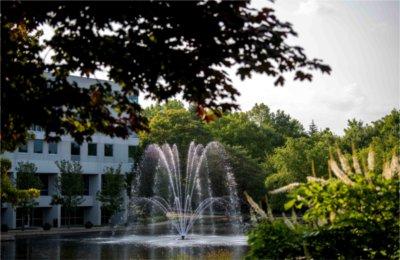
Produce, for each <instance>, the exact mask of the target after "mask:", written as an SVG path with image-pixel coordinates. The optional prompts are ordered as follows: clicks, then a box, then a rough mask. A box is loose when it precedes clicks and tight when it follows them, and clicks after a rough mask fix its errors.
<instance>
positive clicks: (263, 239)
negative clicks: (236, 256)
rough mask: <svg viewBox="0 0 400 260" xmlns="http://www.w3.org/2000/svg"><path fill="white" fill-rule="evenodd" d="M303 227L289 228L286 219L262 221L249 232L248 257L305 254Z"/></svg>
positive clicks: (283, 256) (282, 257)
mask: <svg viewBox="0 0 400 260" xmlns="http://www.w3.org/2000/svg"><path fill="white" fill-rule="evenodd" d="M301 231H302V227H301V226H296V227H295V228H294V229H291V228H289V227H288V226H287V225H286V224H285V223H284V221H282V220H275V221H272V222H270V221H266V220H265V221H262V222H260V223H259V224H258V225H257V226H256V227H255V228H254V229H252V230H251V231H250V232H249V233H248V244H249V246H250V251H249V256H248V258H250V259H253V258H256V259H284V258H295V257H299V256H303V246H302V244H303V238H302V232H301Z"/></svg>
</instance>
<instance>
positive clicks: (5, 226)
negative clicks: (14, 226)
mask: <svg viewBox="0 0 400 260" xmlns="http://www.w3.org/2000/svg"><path fill="white" fill-rule="evenodd" d="M1 232H8V225H7V224H1Z"/></svg>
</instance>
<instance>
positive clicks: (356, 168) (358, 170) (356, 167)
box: [352, 144, 362, 174]
mask: <svg viewBox="0 0 400 260" xmlns="http://www.w3.org/2000/svg"><path fill="white" fill-rule="evenodd" d="M352 153H353V156H352V159H353V168H354V171H355V172H356V174H362V170H361V166H360V162H359V161H358V158H357V154H356V149H355V147H354V144H352Z"/></svg>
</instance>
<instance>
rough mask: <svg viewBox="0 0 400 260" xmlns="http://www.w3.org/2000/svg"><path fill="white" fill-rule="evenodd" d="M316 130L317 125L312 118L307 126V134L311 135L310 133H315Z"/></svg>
mask: <svg viewBox="0 0 400 260" xmlns="http://www.w3.org/2000/svg"><path fill="white" fill-rule="evenodd" d="M317 132H318V127H317V125H316V124H315V123H314V120H311V124H310V126H309V127H308V134H309V135H310V136H312V135H314V134H315V133H317Z"/></svg>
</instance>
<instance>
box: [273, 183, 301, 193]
mask: <svg viewBox="0 0 400 260" xmlns="http://www.w3.org/2000/svg"><path fill="white" fill-rule="evenodd" d="M299 185H300V183H299V182H293V183H290V184H288V185H286V186H283V187H280V188H278V189H275V190H272V191H270V192H269V194H278V193H284V192H288V191H291V190H293V189H294V188H296V187H297V186H299Z"/></svg>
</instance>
